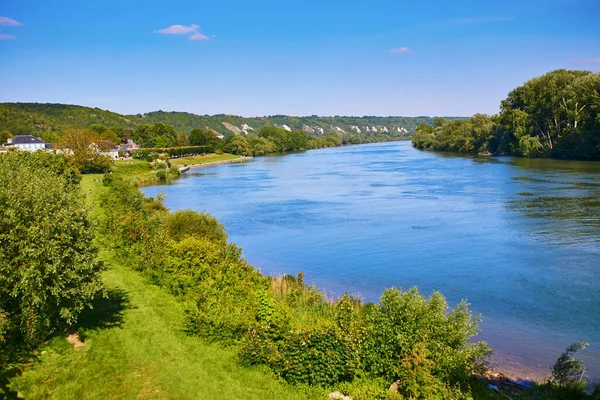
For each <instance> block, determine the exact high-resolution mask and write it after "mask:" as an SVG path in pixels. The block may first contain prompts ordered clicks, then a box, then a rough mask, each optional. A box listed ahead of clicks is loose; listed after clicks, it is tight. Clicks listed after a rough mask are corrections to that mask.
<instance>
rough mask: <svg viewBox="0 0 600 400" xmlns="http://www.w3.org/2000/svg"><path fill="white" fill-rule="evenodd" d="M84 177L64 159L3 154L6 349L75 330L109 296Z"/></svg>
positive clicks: (0, 306)
mask: <svg viewBox="0 0 600 400" xmlns="http://www.w3.org/2000/svg"><path fill="white" fill-rule="evenodd" d="M77 178H78V175H77V174H76V172H74V171H73V169H72V167H71V164H70V163H69V162H68V161H67V160H66V158H65V156H64V155H56V154H51V153H44V152H35V153H30V152H24V151H13V150H11V151H9V152H8V153H6V154H2V155H0V244H1V245H0V349H1V347H2V345H3V344H6V343H10V342H11V341H16V342H20V341H24V342H25V343H27V344H29V345H35V344H37V343H39V342H41V341H42V340H44V339H45V338H46V337H47V336H48V335H49V334H50V333H52V331H53V330H55V329H56V328H58V327H60V326H63V327H64V326H67V325H70V324H73V323H74V322H76V321H77V317H78V315H79V313H80V312H81V311H82V310H83V309H84V308H85V307H86V306H88V305H90V304H91V301H92V300H93V298H94V296H95V295H96V294H97V293H98V292H100V291H101V290H102V282H101V277H100V272H101V271H102V269H103V267H102V264H101V263H100V262H98V261H97V259H96V255H97V249H96V247H95V245H94V243H93V240H94V234H93V230H92V224H91V222H90V220H89V218H88V214H87V210H86V207H85V203H84V200H83V198H82V197H81V194H80V188H79V186H78V185H77V184H76V182H78V179H77ZM0 352H1V351H0Z"/></svg>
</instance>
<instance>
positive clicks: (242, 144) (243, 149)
mask: <svg viewBox="0 0 600 400" xmlns="http://www.w3.org/2000/svg"><path fill="white" fill-rule="evenodd" d="M223 150H224V151H226V152H228V153H232V154H238V155H241V156H247V155H250V154H252V151H251V149H250V145H249V144H248V141H247V140H246V138H245V137H243V136H237V135H231V136H228V137H227V139H225V142H224V143H223Z"/></svg>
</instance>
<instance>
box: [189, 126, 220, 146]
mask: <svg viewBox="0 0 600 400" xmlns="http://www.w3.org/2000/svg"><path fill="white" fill-rule="evenodd" d="M189 139H190V145H192V146H209V149H210V151H214V150H215V149H216V148H217V146H219V144H220V143H221V139H219V138H218V137H217V134H216V133H214V132H213V131H211V130H210V129H193V130H192V131H191V132H190V136H189Z"/></svg>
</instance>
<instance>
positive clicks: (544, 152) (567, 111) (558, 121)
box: [412, 69, 600, 160]
mask: <svg viewBox="0 0 600 400" xmlns="http://www.w3.org/2000/svg"><path fill="white" fill-rule="evenodd" d="M412 140H413V145H414V146H415V147H417V148H423V149H432V150H441V151H457V152H463V153H475V152H490V153H501V154H512V155H517V156H524V157H555V158H565V159H585V160H598V159H600V73H593V72H589V71H569V70H564V69H560V70H556V71H552V72H549V73H547V74H545V75H542V76H539V77H536V78H533V79H531V80H529V81H527V82H525V83H524V84H523V85H522V86H519V87H518V88H516V89H514V90H512V91H511V92H510V93H509V94H508V96H507V98H506V99H505V100H503V101H502V103H501V111H500V113H499V114H498V115H494V116H491V117H487V116H484V115H481V114H477V115H475V116H474V117H473V118H471V120H470V121H446V122H443V123H441V124H440V123H438V122H436V124H435V126H434V127H430V126H426V125H424V124H421V125H420V126H419V127H418V128H417V129H416V131H415V134H414V136H413V139H412Z"/></svg>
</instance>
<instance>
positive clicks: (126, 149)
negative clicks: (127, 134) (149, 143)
mask: <svg viewBox="0 0 600 400" xmlns="http://www.w3.org/2000/svg"><path fill="white" fill-rule="evenodd" d="M139 147H140V146H138V145H137V144H135V142H134V141H133V140H131V139H129V140H127V143H125V144H120V145H119V152H122V153H124V154H125V156H127V157H129V156H130V155H132V154H133V153H135V151H136V150H137V149H138V148H139Z"/></svg>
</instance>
